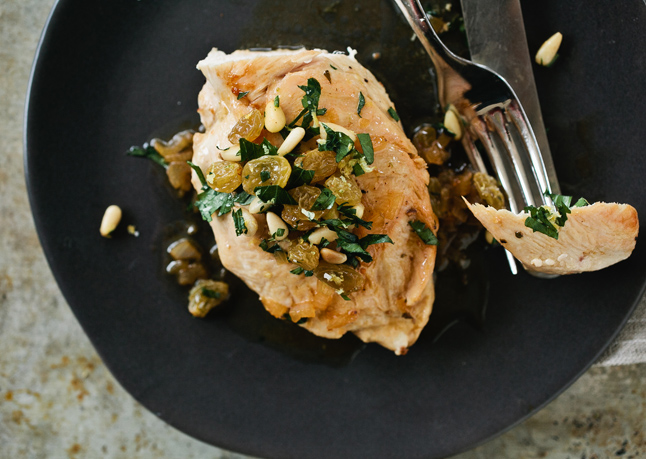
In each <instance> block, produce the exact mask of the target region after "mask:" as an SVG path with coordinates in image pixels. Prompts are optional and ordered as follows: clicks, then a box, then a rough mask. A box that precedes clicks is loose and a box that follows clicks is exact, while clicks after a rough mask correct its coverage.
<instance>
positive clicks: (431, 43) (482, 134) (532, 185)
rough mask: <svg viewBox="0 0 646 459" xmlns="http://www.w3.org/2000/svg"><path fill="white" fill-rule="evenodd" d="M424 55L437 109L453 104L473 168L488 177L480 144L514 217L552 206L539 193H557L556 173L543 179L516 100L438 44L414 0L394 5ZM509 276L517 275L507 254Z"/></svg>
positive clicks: (491, 75)
mask: <svg viewBox="0 0 646 459" xmlns="http://www.w3.org/2000/svg"><path fill="white" fill-rule="evenodd" d="M395 3H396V4H397V6H398V7H399V9H400V10H401V11H402V13H404V16H405V17H406V20H407V21H408V23H409V24H410V26H411V27H412V28H413V31H414V32H415V35H416V36H417V38H418V39H419V40H420V42H421V43H422V45H423V46H424V48H425V49H426V51H427V52H428V54H429V56H430V57H431V60H432V61H433V65H434V66H435V71H436V74H437V85H438V93H439V94H438V95H439V100H440V104H441V105H442V106H444V107H445V106H447V105H449V104H451V105H453V106H454V107H455V108H456V110H457V111H458V113H459V115H460V117H461V119H462V122H463V123H464V125H465V126H466V127H467V129H466V130H465V131H466V132H465V133H464V135H463V138H462V144H463V145H464V147H465V150H466V152H467V154H468V155H469V160H470V161H471V164H472V166H473V167H474V168H475V169H476V170H477V171H480V172H485V173H489V171H488V170H487V166H486V165H485V162H484V160H483V158H482V156H481V154H480V151H479V150H478V148H477V146H476V143H475V140H476V139H477V140H480V142H482V146H483V147H484V150H485V151H486V153H487V156H488V158H489V162H490V164H491V167H492V168H493V170H494V174H490V175H495V176H497V177H498V180H499V181H500V184H501V185H502V187H503V189H504V191H505V193H506V194H507V198H508V202H509V210H511V211H512V212H514V213H519V212H520V211H522V210H523V209H524V208H525V207H526V206H529V205H531V206H536V207H538V206H542V205H552V201H551V199H550V198H549V197H548V196H545V195H544V191H546V190H550V191H551V192H552V193H560V188H559V185H558V181H557V179H556V174H555V173H553V172H552V173H551V174H550V175H551V176H550V175H548V172H547V169H546V167H545V161H544V160H543V157H542V155H541V151H540V148H539V147H538V143H537V142H536V138H535V136H534V132H533V131H532V127H531V125H530V123H529V121H528V120H527V116H526V115H525V111H524V110H523V107H522V106H521V104H520V102H519V100H518V97H517V96H516V94H515V93H514V90H513V89H512V88H511V86H509V84H508V83H507V82H506V81H505V80H504V79H503V78H502V77H501V76H500V75H498V74H497V73H495V72H494V71H492V70H491V69H488V68H487V67H485V66H482V65H478V64H475V63H473V62H471V61H468V60H466V59H462V58H460V57H458V56H456V55H455V54H453V53H452V52H451V51H450V50H449V49H448V48H447V47H446V46H444V44H443V43H442V41H441V40H440V39H439V37H438V36H437V34H436V33H435V30H433V27H432V26H431V24H430V22H429V20H428V17H427V16H426V12H425V11H424V9H423V8H422V7H421V5H420V3H419V0H395ZM506 254H507V260H508V261H509V267H510V269H511V271H512V273H513V274H517V273H518V270H517V267H516V262H515V260H514V257H513V256H512V255H511V254H510V253H509V252H508V251H506Z"/></svg>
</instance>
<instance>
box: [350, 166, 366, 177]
mask: <svg viewBox="0 0 646 459" xmlns="http://www.w3.org/2000/svg"><path fill="white" fill-rule="evenodd" d="M352 173H353V174H354V175H356V176H357V177H359V176H361V175H363V174H365V173H366V171H364V170H363V167H361V165H360V164H358V163H357V164H355V165H354V166H352Z"/></svg>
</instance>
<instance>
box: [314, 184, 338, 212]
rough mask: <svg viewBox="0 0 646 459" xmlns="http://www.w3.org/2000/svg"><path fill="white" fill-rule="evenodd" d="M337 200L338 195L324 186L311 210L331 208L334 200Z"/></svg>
mask: <svg viewBox="0 0 646 459" xmlns="http://www.w3.org/2000/svg"><path fill="white" fill-rule="evenodd" d="M335 200H336V196H334V194H333V193H332V191H330V189H329V188H323V189H322V190H321V194H320V195H319V197H318V198H316V201H314V204H313V205H312V209H310V210H327V209H331V208H332V206H333V205H334V201H335Z"/></svg>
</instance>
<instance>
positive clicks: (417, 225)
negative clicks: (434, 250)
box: [408, 220, 437, 245]
mask: <svg viewBox="0 0 646 459" xmlns="http://www.w3.org/2000/svg"><path fill="white" fill-rule="evenodd" d="M408 224H409V225H410V226H411V228H413V230H414V231H415V232H416V233H417V235H418V236H419V238H420V239H421V240H422V242H423V243H424V244H426V245H437V237H436V236H435V234H433V231H431V229H430V228H429V227H427V226H426V224H425V223H424V222H421V221H419V220H415V221H412V222H408Z"/></svg>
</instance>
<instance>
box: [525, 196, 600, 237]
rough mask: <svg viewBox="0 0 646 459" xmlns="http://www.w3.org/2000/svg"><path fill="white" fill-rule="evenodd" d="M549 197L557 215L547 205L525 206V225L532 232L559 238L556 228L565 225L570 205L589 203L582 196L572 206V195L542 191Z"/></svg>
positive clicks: (578, 205) (576, 205)
mask: <svg viewBox="0 0 646 459" xmlns="http://www.w3.org/2000/svg"><path fill="white" fill-rule="evenodd" d="M543 194H544V195H545V196H547V197H549V198H550V199H551V200H552V202H553V203H554V208H555V209H556V212H558V215H557V214H555V213H553V212H552V211H551V209H550V208H549V207H545V206H543V207H538V208H537V207H534V206H527V207H525V209H524V211H525V212H528V213H529V217H527V218H526V219H525V226H526V227H528V228H531V229H532V230H533V231H534V232H539V233H543V234H545V235H546V236H549V237H551V238H554V239H558V238H559V232H558V228H562V227H563V226H565V222H567V219H568V214H569V213H571V210H570V208H571V207H583V206H587V205H589V202H588V201H586V200H585V199H584V198H581V199H579V200H578V201H577V202H576V203H575V204H574V206H571V203H572V196H563V195H560V194H552V193H550V192H549V190H546V191H545V193H543Z"/></svg>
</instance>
